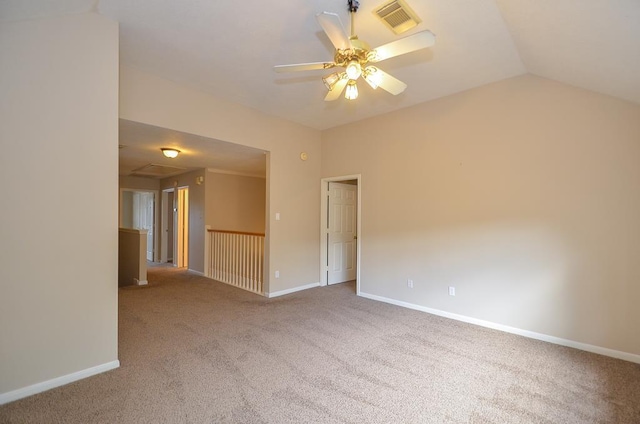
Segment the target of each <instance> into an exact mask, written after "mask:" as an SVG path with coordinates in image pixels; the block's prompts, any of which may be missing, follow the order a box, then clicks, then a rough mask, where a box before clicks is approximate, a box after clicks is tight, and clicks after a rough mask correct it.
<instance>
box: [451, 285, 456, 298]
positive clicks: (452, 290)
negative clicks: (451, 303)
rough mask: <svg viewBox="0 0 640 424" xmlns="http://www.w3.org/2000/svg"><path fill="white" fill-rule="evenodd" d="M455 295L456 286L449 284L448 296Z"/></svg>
mask: <svg viewBox="0 0 640 424" xmlns="http://www.w3.org/2000/svg"><path fill="white" fill-rule="evenodd" d="M455 295H456V288H455V287H451V286H449V296H455Z"/></svg>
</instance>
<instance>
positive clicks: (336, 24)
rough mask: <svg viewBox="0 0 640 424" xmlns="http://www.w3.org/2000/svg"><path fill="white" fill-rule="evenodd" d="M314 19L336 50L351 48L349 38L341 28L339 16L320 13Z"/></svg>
mask: <svg viewBox="0 0 640 424" xmlns="http://www.w3.org/2000/svg"><path fill="white" fill-rule="evenodd" d="M316 19H317V20H318V23H319V24H320V26H321V27H322V29H323V30H324V32H325V33H326V34H327V37H329V40H331V43H332V44H333V46H334V47H335V48H336V49H343V50H344V49H348V48H349V47H351V42H350V41H349V36H348V35H347V33H346V31H345V30H344V27H343V26H342V22H341V21H340V16H338V15H337V14H335V13H331V12H322V13H318V14H317V15H316Z"/></svg>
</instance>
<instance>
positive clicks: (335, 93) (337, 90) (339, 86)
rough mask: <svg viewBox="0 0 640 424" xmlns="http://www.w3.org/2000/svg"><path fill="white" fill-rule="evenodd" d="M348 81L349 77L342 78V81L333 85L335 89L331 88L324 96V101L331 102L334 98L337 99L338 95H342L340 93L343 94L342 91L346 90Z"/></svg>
mask: <svg viewBox="0 0 640 424" xmlns="http://www.w3.org/2000/svg"><path fill="white" fill-rule="evenodd" d="M348 82H349V78H342V79H341V80H340V81H338V82H337V83H336V85H334V86H333V89H331V90H330V91H329V92H328V93H327V96H326V97H325V98H324V101H325V102H331V101H333V100H336V99H337V98H338V97H340V94H342V91H343V90H344V87H345V86H346V85H347V83H348Z"/></svg>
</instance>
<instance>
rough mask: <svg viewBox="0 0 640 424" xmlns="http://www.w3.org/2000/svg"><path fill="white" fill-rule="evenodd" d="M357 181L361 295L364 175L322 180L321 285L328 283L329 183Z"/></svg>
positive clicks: (358, 285)
mask: <svg viewBox="0 0 640 424" xmlns="http://www.w3.org/2000/svg"><path fill="white" fill-rule="evenodd" d="M350 180H356V181H357V188H358V190H357V211H356V229H357V230H356V234H357V239H356V294H357V295H358V296H359V295H360V283H361V278H360V258H361V255H362V219H361V217H362V175H361V174H356V175H343V176H338V177H328V178H323V179H322V180H320V285H321V286H326V285H327V222H328V218H329V214H328V207H329V198H328V197H329V189H328V187H329V183H330V182H342V181H350Z"/></svg>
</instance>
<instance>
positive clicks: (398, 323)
mask: <svg viewBox="0 0 640 424" xmlns="http://www.w3.org/2000/svg"><path fill="white" fill-rule="evenodd" d="M149 281H150V285H149V286H148V287H133V288H124V289H120V361H121V364H122V366H121V368H119V369H117V370H114V371H111V372H108V373H105V374H101V375H98V376H95V377H92V378H89V379H86V380H83V381H80V382H77V383H73V384H70V385H68V386H65V387H61V388H58V389H54V390H51V391H49V392H46V393H42V394H39V395H36V396H32V397H30V398H27V399H23V400H20V401H17V402H13V403H10V404H7V405H4V406H2V407H0V422H2V423H23V422H24V423H225V422H228V423H640V366H639V365H637V364H632V363H629V362H624V361H620V360H615V359H611V358H607V357H602V356H598V355H594V354H590V353H585V352H581V351H577V350H573V349H569V348H564V347H559V346H555V345H551V344H547V343H544V342H539V341H535V340H530V339H526V338H522V337H518V336H513V335H509V334H505V333H500V332H497V331H493V330H488V329H484V328H481V327H475V326H472V325H468V324H464V323H460V322H456V321H451V320H447V319H444V318H439V317H435V316H431V315H428V314H425V313H422V312H416V311H411V310H407V309H402V308H399V307H395V306H392V305H387V304H384V303H378V302H374V301H371V300H367V299H362V298H358V297H357V296H355V293H354V291H355V290H354V287H353V285H350V284H341V285H337V286H331V287H326V288H316V289H311V290H307V291H304V292H299V293H296V294H292V295H289V296H285V297H282V298H276V299H271V300H269V299H265V298H262V297H260V296H256V295H253V294H250V293H247V292H243V291H241V290H238V289H234V288H232V287H229V286H226V285H224V284H221V283H216V282H213V281H212V280H208V279H205V278H201V277H197V276H193V275H189V274H187V273H185V272H183V271H178V270H174V269H162V268H150V269H149Z"/></svg>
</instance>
